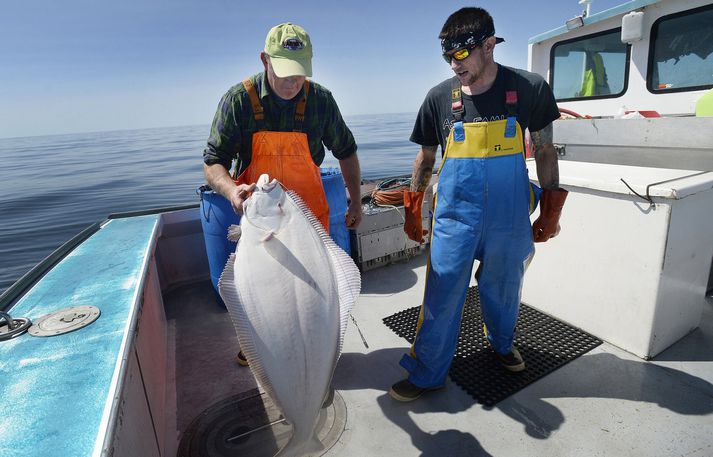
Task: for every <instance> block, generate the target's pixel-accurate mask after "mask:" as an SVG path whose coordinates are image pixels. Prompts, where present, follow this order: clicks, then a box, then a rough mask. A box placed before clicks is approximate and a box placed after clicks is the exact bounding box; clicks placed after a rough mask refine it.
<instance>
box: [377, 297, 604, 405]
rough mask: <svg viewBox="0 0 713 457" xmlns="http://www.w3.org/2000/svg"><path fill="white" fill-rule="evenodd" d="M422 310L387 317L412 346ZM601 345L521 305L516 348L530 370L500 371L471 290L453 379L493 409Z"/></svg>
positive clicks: (598, 341) (599, 342) (478, 303)
mask: <svg viewBox="0 0 713 457" xmlns="http://www.w3.org/2000/svg"><path fill="white" fill-rule="evenodd" d="M419 310H420V307H419V306H416V307H414V308H409V309H407V310H404V311H401V312H398V313H396V314H394V315H391V316H388V317H385V318H384V324H386V326H387V327H389V328H390V329H391V330H393V331H394V332H395V333H396V334H397V335H399V336H401V337H404V338H406V339H407V340H408V342H409V343H413V340H414V337H415V335H416V322H417V321H418V313H419ZM600 344H602V342H601V340H599V339H597V338H595V337H593V336H591V335H589V334H588V333H585V332H583V331H581V330H579V329H576V328H574V327H571V326H569V325H567V324H565V323H564V322H560V321H558V320H557V319H555V318H553V317H550V316H548V315H546V314H543V313H541V312H539V311H537V310H535V309H533V308H530V307H529V306H527V305H525V304H522V305H521V306H520V315H519V317H518V321H517V328H516V329H515V345H516V346H517V347H518V349H519V351H520V354H521V355H522V358H523V359H525V363H526V365H527V369H526V370H525V371H523V372H520V373H511V372H509V371H507V370H505V369H504V368H503V367H502V366H500V363H499V362H498V360H497V359H496V358H495V355H494V354H493V351H492V350H491V349H490V345H489V344H488V341H487V340H486V339H485V335H484V334H483V318H482V316H481V314H480V300H479V298H478V289H477V287H471V288H470V289H468V294H467V296H466V299H465V307H464V309H463V320H462V322H461V328H460V335H459V336H458V346H457V349H456V353H455V355H454V357H453V365H451V369H450V372H449V375H450V377H451V380H452V381H453V382H455V383H456V384H457V385H458V386H460V387H461V388H462V389H463V390H465V391H466V392H467V393H468V394H469V395H470V396H471V397H473V398H474V399H475V400H476V401H477V402H478V403H481V404H483V405H485V406H494V405H495V404H497V403H498V402H499V401H501V400H503V399H505V398H507V397H509V396H510V395H512V394H514V393H515V392H517V391H519V390H520V389H522V388H523V387H525V386H527V385H528V384H530V383H532V382H534V381H537V380H538V379H540V378H542V377H543V376H545V375H546V374H548V373H551V372H552V371H554V370H556V369H557V368H559V367H561V366H563V365H564V364H566V363H567V362H570V361H572V360H574V359H576V358H577V357H579V356H580V355H582V354H584V353H586V352H589V351H591V350H592V349H594V348H595V347H597V346H599V345H600Z"/></svg>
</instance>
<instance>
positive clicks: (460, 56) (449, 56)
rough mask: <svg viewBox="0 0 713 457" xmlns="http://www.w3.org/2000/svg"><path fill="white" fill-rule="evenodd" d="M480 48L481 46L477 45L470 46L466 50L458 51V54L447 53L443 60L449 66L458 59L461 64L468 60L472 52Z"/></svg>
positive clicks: (444, 54)
mask: <svg viewBox="0 0 713 457" xmlns="http://www.w3.org/2000/svg"><path fill="white" fill-rule="evenodd" d="M478 46H480V45H479V44H477V45H475V46H468V47H465V48H460V49H459V50H457V51H456V52H454V53H452V54H451V53H448V52H445V53H443V60H445V61H446V63H447V64H448V65H450V64H451V60H452V59H456V60H457V61H459V62H460V61H461V60H465V59H467V58H468V56H469V55H470V51H472V50H473V49H475V48H477V47H478Z"/></svg>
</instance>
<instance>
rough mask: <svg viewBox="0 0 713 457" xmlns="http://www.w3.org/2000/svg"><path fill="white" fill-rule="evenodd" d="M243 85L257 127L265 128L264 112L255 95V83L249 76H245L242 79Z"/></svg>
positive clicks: (258, 98) (259, 128)
mask: <svg viewBox="0 0 713 457" xmlns="http://www.w3.org/2000/svg"><path fill="white" fill-rule="evenodd" d="M243 86H245V90H246V91H247V92H248V97H250V105H251V106H252V109H253V117H254V118H255V123H256V124H257V129H258V130H265V112H264V111H263V109H262V104H261V103H260V97H258V96H257V90H256V89H255V85H254V84H253V82H252V80H251V79H250V78H245V79H244V80H243Z"/></svg>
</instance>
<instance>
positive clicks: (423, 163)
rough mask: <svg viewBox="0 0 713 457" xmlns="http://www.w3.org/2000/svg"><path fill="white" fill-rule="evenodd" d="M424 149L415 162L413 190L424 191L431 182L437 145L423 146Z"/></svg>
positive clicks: (412, 178)
mask: <svg viewBox="0 0 713 457" xmlns="http://www.w3.org/2000/svg"><path fill="white" fill-rule="evenodd" d="M422 149H423V151H422V153H421V154H419V155H418V157H417V158H416V161H415V162H414V164H413V175H412V176H411V191H412V192H423V191H425V190H426V188H427V187H428V184H429V183H430V182H431V175H432V174H433V165H434V159H433V158H435V155H436V150H437V147H433V148H430V147H425V146H423V147H422Z"/></svg>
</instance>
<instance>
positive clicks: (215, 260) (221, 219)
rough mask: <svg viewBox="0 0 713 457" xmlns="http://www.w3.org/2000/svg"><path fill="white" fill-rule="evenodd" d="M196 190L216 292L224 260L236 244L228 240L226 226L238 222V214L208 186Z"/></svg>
mask: <svg viewBox="0 0 713 457" xmlns="http://www.w3.org/2000/svg"><path fill="white" fill-rule="evenodd" d="M197 192H198V193H199V194H200V197H201V225H202V226H203V239H204V240H205V250H206V254H208V267H209V268H210V281H211V282H212V283H213V288H214V289H215V291H216V292H218V280H219V279H220V275H221V273H223V268H225V262H227V261H228V257H229V256H230V254H231V253H233V252H235V246H236V244H237V243H235V242H234V241H229V240H228V227H229V226H231V225H235V224H239V223H240V216H239V215H237V214H235V211H233V206H232V205H231V204H230V202H229V201H228V200H226V199H225V198H224V197H223V196H222V195H220V194H219V193H217V192H214V191H213V190H211V189H210V188H209V187H207V186H201V187H199V188H198V191H197Z"/></svg>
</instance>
